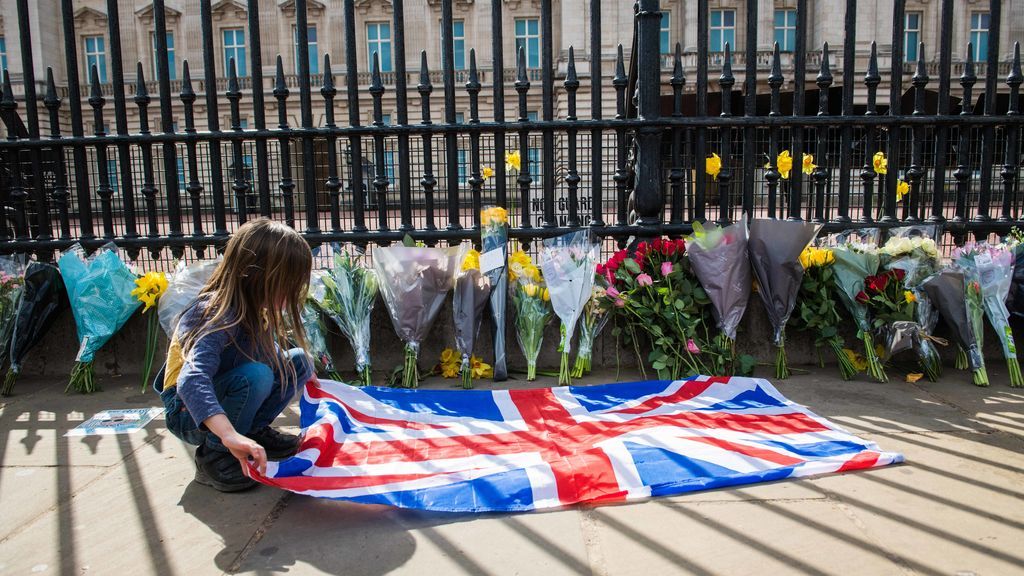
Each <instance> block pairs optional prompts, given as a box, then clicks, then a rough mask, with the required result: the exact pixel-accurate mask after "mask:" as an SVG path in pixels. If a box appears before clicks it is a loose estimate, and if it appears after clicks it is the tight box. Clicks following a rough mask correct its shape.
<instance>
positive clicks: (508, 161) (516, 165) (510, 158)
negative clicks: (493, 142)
mask: <svg viewBox="0 0 1024 576" xmlns="http://www.w3.org/2000/svg"><path fill="white" fill-rule="evenodd" d="M522 166H523V159H522V157H521V156H520V155H519V151H518V150H516V151H515V152H506V153H505V170H507V171H509V172H511V171H513V170H515V171H516V172H518V171H519V170H521V169H522Z"/></svg>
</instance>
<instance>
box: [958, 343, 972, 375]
mask: <svg viewBox="0 0 1024 576" xmlns="http://www.w3.org/2000/svg"><path fill="white" fill-rule="evenodd" d="M954 366H955V367H956V369H957V370H967V369H968V368H970V363H969V362H968V361H967V351H966V350H964V349H963V347H962V346H959V345H958V346H957V347H956V364H955V365H954Z"/></svg>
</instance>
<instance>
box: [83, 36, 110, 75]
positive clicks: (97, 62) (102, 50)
mask: <svg viewBox="0 0 1024 576" xmlns="http://www.w3.org/2000/svg"><path fill="white" fill-rule="evenodd" d="M93 66H95V67H96V71H97V72H99V77H100V82H101V83H104V84H105V83H106V82H107V46H106V43H105V42H104V40H103V36H86V37H85V77H86V78H89V79H91V78H92V67H93Z"/></svg>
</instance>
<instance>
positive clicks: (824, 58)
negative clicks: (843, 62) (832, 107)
mask: <svg viewBox="0 0 1024 576" xmlns="http://www.w3.org/2000/svg"><path fill="white" fill-rule="evenodd" d="M815 80H816V82H817V84H818V87H819V88H821V89H822V90H824V89H826V88H828V87H829V86H831V85H832V69H831V66H830V64H829V52H828V42H825V43H824V44H822V46H821V69H820V70H819V71H818V77H817V78H816V79H815Z"/></svg>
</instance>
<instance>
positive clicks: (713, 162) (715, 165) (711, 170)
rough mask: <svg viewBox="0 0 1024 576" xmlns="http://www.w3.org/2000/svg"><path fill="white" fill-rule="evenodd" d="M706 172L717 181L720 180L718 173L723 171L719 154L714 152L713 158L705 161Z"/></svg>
mask: <svg viewBox="0 0 1024 576" xmlns="http://www.w3.org/2000/svg"><path fill="white" fill-rule="evenodd" d="M704 171H705V172H707V173H708V175H710V176H711V177H712V178H714V179H715V180H718V173H719V172H721V171H722V159H721V158H719V156H718V154H715V153H714V152H712V153H711V157H710V158H706V159H705V160H704Z"/></svg>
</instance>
